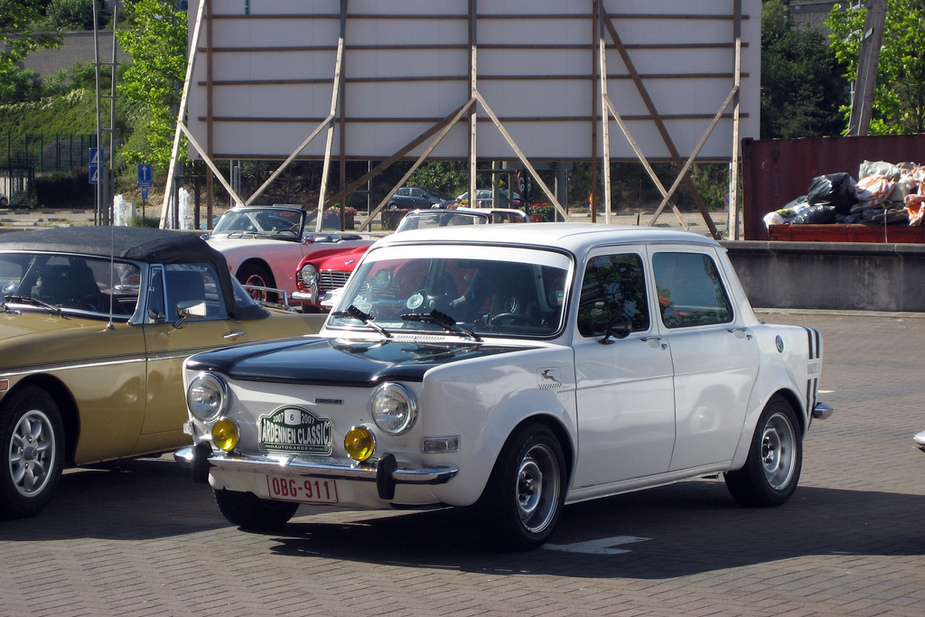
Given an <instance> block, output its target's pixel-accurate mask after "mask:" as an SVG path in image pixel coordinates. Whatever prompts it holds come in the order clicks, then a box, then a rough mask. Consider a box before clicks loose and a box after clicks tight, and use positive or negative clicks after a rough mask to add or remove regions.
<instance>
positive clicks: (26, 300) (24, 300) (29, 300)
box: [3, 296, 61, 317]
mask: <svg viewBox="0 0 925 617" xmlns="http://www.w3.org/2000/svg"><path fill="white" fill-rule="evenodd" d="M9 303H13V304H31V305H32V306H38V307H41V308H43V309H45V310H47V311H48V312H50V313H54V314H55V315H57V316H58V317H61V307H60V306H55V305H54V304H48V303H47V302H45V301H43V300H39V299H38V298H33V297H32V296H8V297H7V299H6V301H5V302H4V303H3V307H4V308H6V305H7V304H9Z"/></svg>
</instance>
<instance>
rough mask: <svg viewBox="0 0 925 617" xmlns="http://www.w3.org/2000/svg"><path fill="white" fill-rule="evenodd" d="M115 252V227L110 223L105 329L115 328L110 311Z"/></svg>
mask: <svg viewBox="0 0 925 617" xmlns="http://www.w3.org/2000/svg"><path fill="white" fill-rule="evenodd" d="M115 252H116V227H115V225H110V226H109V323H108V324H106V329H107V330H115V329H116V327H115V326H114V325H113V323H112V312H113V305H112V302H113V298H114V297H115V294H113V293H112V292H113V289H114V288H113V284H114V283H115V277H114V275H113V271H114V270H115V267H116V263H115V262H116V259H115Z"/></svg>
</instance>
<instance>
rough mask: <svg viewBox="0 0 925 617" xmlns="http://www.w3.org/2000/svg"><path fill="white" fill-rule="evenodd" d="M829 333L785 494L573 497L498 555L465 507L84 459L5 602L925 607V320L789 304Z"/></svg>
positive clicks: (210, 606)
mask: <svg viewBox="0 0 925 617" xmlns="http://www.w3.org/2000/svg"><path fill="white" fill-rule="evenodd" d="M763 317H764V318H765V319H766V320H767V321H774V322H785V323H796V324H802V325H809V326H813V327H816V328H818V329H820V330H821V331H822V332H823V335H824V337H825V365H824V369H823V380H822V388H823V390H824V391H825V392H824V394H823V395H822V397H821V398H822V400H823V401H824V402H826V403H828V404H830V405H832V406H833V407H835V415H834V416H833V417H832V418H830V419H828V420H826V421H816V422H815V423H814V424H813V426H812V428H811V429H810V431H809V434H808V435H807V437H806V441H805V460H804V467H803V476H802V479H801V482H800V487H799V488H798V489H797V492H796V494H795V495H794V497H793V499H791V501H790V502H789V503H787V504H786V505H785V506H783V507H780V508H776V509H768V510H753V509H747V508H742V507H739V506H737V505H736V504H735V503H734V502H733V500H732V498H731V497H730V496H729V494H728V492H727V491H726V488H725V486H724V484H723V482H722V480H721V479H715V478H714V479H705V480H700V481H693V482H683V483H679V484H675V485H671V486H666V487H662V488H658V489H653V490H647V491H643V492H638V493H632V494H627V495H621V496H618V497H613V498H609V499H603V500H598V501H594V502H588V503H583V504H577V505H573V506H569V507H567V508H566V509H565V512H564V515H563V517H562V519H561V521H560V523H559V526H558V528H557V530H556V532H555V534H554V536H553V538H552V541H551V542H550V544H549V545H548V546H546V547H545V548H544V549H542V550H538V551H533V552H529V553H518V554H505V553H498V552H495V551H493V550H491V549H490V548H487V547H486V546H485V544H484V543H482V542H481V538H480V537H479V534H478V531H477V529H476V528H474V527H472V526H471V525H469V521H468V520H467V519H466V516H465V513H464V512H462V511H457V510H438V511H429V512H356V511H345V510H338V509H333V508H320V507H317V508H313V507H307V506H302V508H301V509H300V510H299V512H298V513H297V515H296V517H295V518H294V519H293V521H292V522H291V523H290V524H289V526H288V527H287V528H286V529H285V530H284V531H283V532H276V533H268V534H255V533H247V532H243V531H240V530H238V529H236V528H234V527H232V526H231V525H229V524H228V523H227V522H226V521H225V520H224V518H223V517H222V516H221V515H220V514H219V512H218V509H217V508H216V506H215V504H214V502H213V501H212V497H211V493H210V491H209V489H208V488H207V487H206V486H203V485H197V484H193V483H192V482H190V481H189V480H188V478H187V476H186V472H185V470H184V469H182V468H181V467H179V466H178V465H177V464H175V463H173V462H172V460H171V458H170V457H169V456H164V457H161V458H158V459H142V460H135V461H127V462H122V463H118V464H112V465H107V466H101V467H98V468H93V469H80V470H70V471H68V472H67V473H66V474H65V476H64V478H63V483H62V487H61V491H60V492H59V494H58V495H57V496H56V499H55V500H54V501H53V502H52V504H51V506H50V507H49V508H48V509H47V510H46V511H45V512H43V513H42V514H41V515H39V516H37V517H35V518H31V519H27V520H20V521H6V522H0V615H11V616H19V615H30V616H33V617H42V616H46V615H47V616H49V617H51V616H55V617H57V616H83V615H87V616H96V615H113V616H116V615H118V616H124V615H151V616H155V615H156V616H161V615H178V616H179V615H196V616H203V617H204V616H209V615H222V616H229V615H231V616H235V617H239V616H245V615H280V616H283V615H306V616H307V615H312V616H325V615H331V616H334V615H338V616H340V615H370V616H376V615H390V616H398V615H454V616H470V615H510V616H515V615H516V616H527V615H543V616H546V615H621V616H627V617H630V616H632V617H636V616H641V615H656V616H666V617H669V616H671V617H673V616H677V615H685V616H707V615H709V616H725V615H729V616H739V615H750V616H751V615H754V616H779V615H787V616H789V617H798V616H804V615H807V616H808V615H821V616H833V617H834V616H838V617H844V616H855V615H856V616H859V617H871V616H876V615H889V616H910V617H911V616H915V617H920V616H921V615H923V614H925V528H923V519H925V482H923V481H922V475H923V472H925V453H922V452H920V451H918V450H917V449H916V448H915V447H914V446H913V444H912V435H913V434H914V433H916V432H918V431H919V430H925V413H923V399H925V396H923V393H925V368H923V366H922V363H921V359H922V350H923V349H925V314H902V315H884V314H870V313H819V312H807V313H799V312H787V313H769V314H764V315H763Z"/></svg>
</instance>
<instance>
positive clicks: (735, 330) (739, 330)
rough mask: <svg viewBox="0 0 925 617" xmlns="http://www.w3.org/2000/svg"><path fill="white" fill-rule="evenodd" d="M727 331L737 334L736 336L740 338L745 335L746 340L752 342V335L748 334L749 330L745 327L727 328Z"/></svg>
mask: <svg viewBox="0 0 925 617" xmlns="http://www.w3.org/2000/svg"><path fill="white" fill-rule="evenodd" d="M726 331H727V332H729V333H731V334H735V335H736V336H740V337H741V335H743V334H744V335H745V338H746V339H748V340H749V341H750V340H752V335H751V334H750V333H749V332H748V328H745V327H739V328H727V330H726Z"/></svg>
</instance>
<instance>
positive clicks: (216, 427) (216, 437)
mask: <svg viewBox="0 0 925 617" xmlns="http://www.w3.org/2000/svg"><path fill="white" fill-rule="evenodd" d="M240 435H241V433H240V432H239V431H238V425H237V424H235V422H234V420H229V419H228V418H222V419H221V420H219V421H218V422H216V423H215V424H213V425H212V443H214V444H215V447H216V448H218V449H219V450H224V451H225V452H231V451H232V450H234V447H235V446H236V445H238V438H239V437H240Z"/></svg>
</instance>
